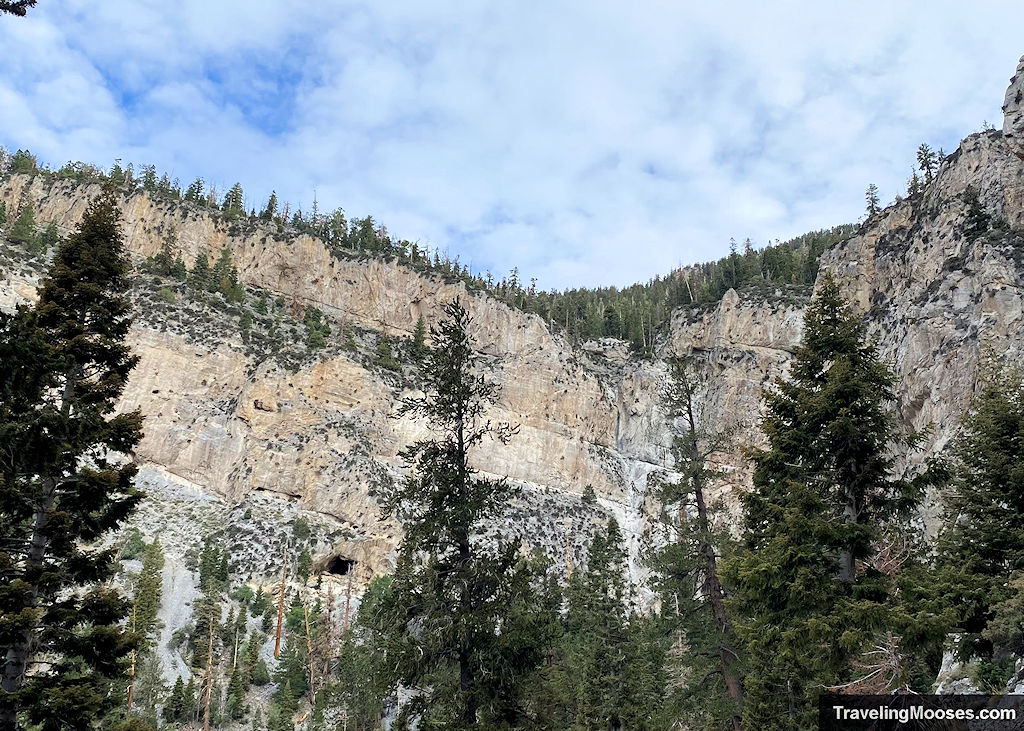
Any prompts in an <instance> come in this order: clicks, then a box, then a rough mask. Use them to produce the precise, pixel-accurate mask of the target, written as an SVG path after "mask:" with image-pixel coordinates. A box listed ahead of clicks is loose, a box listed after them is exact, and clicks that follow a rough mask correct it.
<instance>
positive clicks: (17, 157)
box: [11, 150, 38, 175]
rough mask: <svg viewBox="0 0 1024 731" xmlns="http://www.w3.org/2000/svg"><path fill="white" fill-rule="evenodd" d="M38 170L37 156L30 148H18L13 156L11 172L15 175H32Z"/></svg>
mask: <svg viewBox="0 0 1024 731" xmlns="http://www.w3.org/2000/svg"><path fill="white" fill-rule="evenodd" d="M37 170H38V163H37V162H36V156H35V155H33V154H32V153H31V152H29V151H28V150H18V151H17V152H15V153H14V154H13V155H12V156H11V173H12V174H13V175H18V174H22V175H32V174H34V173H35V172H37Z"/></svg>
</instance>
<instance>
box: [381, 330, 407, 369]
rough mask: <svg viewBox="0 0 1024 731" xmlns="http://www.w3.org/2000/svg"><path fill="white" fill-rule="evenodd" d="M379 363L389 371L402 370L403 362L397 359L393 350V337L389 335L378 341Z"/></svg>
mask: <svg viewBox="0 0 1024 731" xmlns="http://www.w3.org/2000/svg"><path fill="white" fill-rule="evenodd" d="M377 365H379V366H380V367H381V368H387V369H388V370H389V371H400V370H402V364H401V363H399V362H398V361H397V360H395V354H394V352H393V351H392V350H391V339H390V338H389V337H388V336H387V335H385V336H383V337H382V338H381V339H380V342H379V343H377Z"/></svg>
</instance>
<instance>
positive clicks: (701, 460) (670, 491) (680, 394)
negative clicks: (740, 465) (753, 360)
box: [653, 360, 743, 729]
mask: <svg viewBox="0 0 1024 731" xmlns="http://www.w3.org/2000/svg"><path fill="white" fill-rule="evenodd" d="M669 368H670V376H671V379H670V382H669V388H668V391H667V393H666V397H665V405H666V407H667V412H668V416H669V418H670V419H671V422H670V423H677V422H678V423H681V425H682V429H681V431H680V432H679V433H677V434H675V435H674V436H673V439H672V454H673V457H674V462H675V464H674V467H675V469H676V471H677V472H678V473H679V478H678V479H677V480H676V481H673V482H666V483H664V484H663V485H662V486H661V490H660V499H661V503H662V505H664V506H665V510H664V520H665V522H666V523H667V524H668V525H670V526H672V540H670V541H669V542H668V543H667V544H666V545H665V546H664V547H663V548H661V549H660V550H658V551H656V552H655V556H654V561H653V568H654V570H655V572H656V575H657V576H658V577H659V579H658V582H657V586H658V589H659V592H660V594H661V621H660V624H661V626H662V627H663V630H664V632H665V633H666V635H667V636H668V637H669V638H670V643H671V649H670V655H671V659H672V661H673V665H674V666H673V667H672V671H673V672H674V675H675V678H676V682H673V683H672V692H671V694H670V696H669V699H668V700H669V703H670V704H673V706H674V707H675V710H676V712H677V714H678V715H685V717H687V718H688V719H690V720H691V721H696V720H699V721H700V722H701V723H702V724H703V723H707V724H714V725H716V726H720V725H721V724H723V723H729V724H731V725H732V727H733V728H734V729H739V728H740V727H741V723H740V712H741V709H742V697H743V690H742V684H741V669H740V668H741V666H740V663H739V662H738V661H739V657H740V656H739V653H738V643H737V641H736V637H735V633H734V631H733V627H732V623H731V622H730V621H729V616H728V612H727V611H726V606H725V599H726V595H725V589H724V588H723V586H722V580H721V575H720V573H721V572H720V569H719V565H718V564H719V553H720V551H721V548H722V546H723V545H725V544H726V543H727V542H728V536H727V534H725V533H724V532H719V531H716V530H715V529H714V528H713V525H712V510H713V506H712V505H710V502H709V491H710V488H711V485H712V481H713V479H714V478H715V477H716V472H715V471H714V470H713V469H711V468H710V467H709V464H708V463H709V460H710V458H711V456H712V455H713V454H714V453H715V452H719V451H724V450H725V449H727V447H728V442H729V438H730V431H731V430H730V429H728V428H724V427H722V426H720V425H714V424H708V423H706V422H705V420H704V419H703V414H702V413H701V412H700V411H699V403H698V401H697V399H696V397H695V391H696V388H697V385H698V384H697V379H696V376H695V374H694V372H693V370H692V369H691V368H689V367H688V365H687V364H686V363H684V362H683V361H680V360H674V361H672V362H671V363H670V366H669Z"/></svg>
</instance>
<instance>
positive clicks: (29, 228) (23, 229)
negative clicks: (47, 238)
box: [7, 203, 37, 246]
mask: <svg viewBox="0 0 1024 731" xmlns="http://www.w3.org/2000/svg"><path fill="white" fill-rule="evenodd" d="M36 236H37V235H36V214H35V210H34V209H33V208H32V204H31V203H28V204H27V205H25V207H24V208H22V209H21V211H20V212H19V213H18V217H17V218H16V219H14V225H13V226H12V227H11V230H10V232H8V234H7V238H8V239H10V240H11V241H12V242H14V243H15V244H26V245H29V246H31V245H33V244H35V242H36Z"/></svg>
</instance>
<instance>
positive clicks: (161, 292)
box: [156, 287, 178, 305]
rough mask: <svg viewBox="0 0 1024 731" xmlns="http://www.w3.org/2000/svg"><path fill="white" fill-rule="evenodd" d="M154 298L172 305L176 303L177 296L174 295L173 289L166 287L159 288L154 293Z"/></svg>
mask: <svg viewBox="0 0 1024 731" xmlns="http://www.w3.org/2000/svg"><path fill="white" fill-rule="evenodd" d="M156 298H157V299H158V300H160V301H161V302H166V303H167V304H169V305H173V304H174V303H175V302H177V301H178V295H176V294H175V293H174V290H173V289H170V288H168V287H161V288H160V289H158V290H157V291H156Z"/></svg>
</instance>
